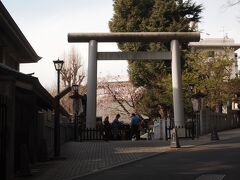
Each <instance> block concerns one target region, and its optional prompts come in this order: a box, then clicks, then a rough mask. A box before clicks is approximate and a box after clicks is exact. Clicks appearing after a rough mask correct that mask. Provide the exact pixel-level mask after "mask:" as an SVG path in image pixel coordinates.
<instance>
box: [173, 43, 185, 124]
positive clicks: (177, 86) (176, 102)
mask: <svg viewBox="0 0 240 180" xmlns="http://www.w3.org/2000/svg"><path fill="white" fill-rule="evenodd" d="M171 51H172V89H173V112H174V124H175V127H183V126H184V108H183V98H182V73H181V58H180V49H179V42H178V41H177V40H172V41H171Z"/></svg>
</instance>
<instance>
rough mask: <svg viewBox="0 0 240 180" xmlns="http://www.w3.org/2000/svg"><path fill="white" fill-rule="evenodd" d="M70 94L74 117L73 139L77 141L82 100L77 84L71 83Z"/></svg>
mask: <svg viewBox="0 0 240 180" xmlns="http://www.w3.org/2000/svg"><path fill="white" fill-rule="evenodd" d="M72 91H73V92H72V95H71V96H70V98H72V100H73V117H74V140H75V141H77V135H78V117H79V113H81V112H82V108H81V107H82V101H81V100H80V99H81V95H80V94H79V93H78V85H76V84H73V85H72Z"/></svg>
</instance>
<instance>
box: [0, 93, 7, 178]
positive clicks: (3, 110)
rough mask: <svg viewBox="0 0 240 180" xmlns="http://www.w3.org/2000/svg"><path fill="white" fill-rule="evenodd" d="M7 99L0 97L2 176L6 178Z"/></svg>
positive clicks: (0, 158)
mask: <svg viewBox="0 0 240 180" xmlns="http://www.w3.org/2000/svg"><path fill="white" fill-rule="evenodd" d="M7 107H8V103H7V97H4V96H0V174H1V178H2V179H5V176H6V169H5V168H6V140H7V139H6V130H7V126H6V123H7Z"/></svg>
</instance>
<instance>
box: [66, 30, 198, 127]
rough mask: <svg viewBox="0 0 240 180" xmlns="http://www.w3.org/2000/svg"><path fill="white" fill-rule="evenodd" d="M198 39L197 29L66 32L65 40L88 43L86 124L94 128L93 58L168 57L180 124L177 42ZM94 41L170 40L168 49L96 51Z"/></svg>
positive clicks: (176, 111) (95, 83) (175, 115)
mask: <svg viewBox="0 0 240 180" xmlns="http://www.w3.org/2000/svg"><path fill="white" fill-rule="evenodd" d="M199 40H200V33H198V32H114V33H69V34H68V42H72V43H73V42H78V43H79V42H88V43H89V56H88V80H87V97H88V99H87V119H86V127H87V128H95V127H96V93H97V92H96V90H97V60H127V59H131V60H132V59H149V60H150V59H151V60H172V86H173V110H174V123H175V126H176V127H182V126H184V108H183V99H182V74H181V59H180V46H179V42H196V41H199ZM98 42H171V51H170V52H98V51H97V44H98Z"/></svg>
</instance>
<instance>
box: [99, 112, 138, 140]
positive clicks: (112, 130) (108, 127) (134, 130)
mask: <svg viewBox="0 0 240 180" xmlns="http://www.w3.org/2000/svg"><path fill="white" fill-rule="evenodd" d="M120 117H121V116H120V114H117V115H116V117H115V118H114V120H113V121H112V123H110V122H109V116H106V117H105V119H104V121H103V127H104V138H105V140H106V141H107V140H110V139H111V138H113V139H114V140H119V139H120V136H121V134H120V130H121V128H122V127H121V126H122V125H121V123H120V121H119V119H120ZM140 124H141V119H140V117H139V116H137V115H136V114H135V113H132V115H131V122H130V129H129V132H130V134H129V136H130V137H129V138H130V139H136V140H139V139H140Z"/></svg>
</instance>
